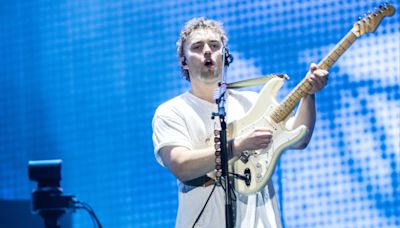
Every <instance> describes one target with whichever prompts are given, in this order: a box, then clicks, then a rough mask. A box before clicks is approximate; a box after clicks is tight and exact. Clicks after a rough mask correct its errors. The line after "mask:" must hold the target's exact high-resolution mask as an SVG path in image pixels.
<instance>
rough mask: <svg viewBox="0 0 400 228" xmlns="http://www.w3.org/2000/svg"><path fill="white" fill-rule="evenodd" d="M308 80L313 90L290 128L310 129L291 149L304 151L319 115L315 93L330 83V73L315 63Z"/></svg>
mask: <svg viewBox="0 0 400 228" xmlns="http://www.w3.org/2000/svg"><path fill="white" fill-rule="evenodd" d="M306 78H307V79H308V80H309V81H310V82H311V84H312V85H313V88H312V89H311V91H310V92H309V93H308V94H307V95H306V96H304V97H303V98H302V99H301V101H300V104H299V107H298V109H297V111H296V115H295V116H294V120H293V121H292V124H291V126H288V127H289V129H294V128H296V127H298V126H300V125H305V126H306V127H307V128H308V132H307V133H306V135H305V136H304V137H303V138H302V139H301V140H300V141H299V142H297V143H296V144H294V145H292V146H291V149H304V148H306V147H307V145H308V143H309V142H310V140H311V136H312V133H313V131H314V126H315V120H316V115H317V114H316V108H315V93H316V92H318V91H320V90H321V89H323V88H324V87H325V86H326V84H327V83H328V72H327V71H326V70H323V69H319V68H318V66H317V65H316V64H315V63H313V64H311V66H310V70H309V72H308V73H307V75H306Z"/></svg>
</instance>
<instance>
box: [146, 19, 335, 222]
mask: <svg viewBox="0 0 400 228" xmlns="http://www.w3.org/2000/svg"><path fill="white" fill-rule="evenodd" d="M227 41H228V39H227V37H226V35H225V32H224V30H223V28H222V26H221V24H220V23H218V22H216V21H213V20H209V19H204V18H196V19H192V20H190V21H188V22H187V23H186V25H185V26H184V28H183V29H182V31H181V34H180V39H179V40H178V42H177V49H178V55H179V59H180V63H181V67H182V72H183V75H184V77H185V78H186V79H187V80H188V81H189V82H190V85H191V89H190V91H188V92H186V93H183V94H181V95H180V96H177V97H175V98H173V99H171V100H169V101H167V102H165V103H164V104H162V105H160V106H159V107H158V108H157V110H156V112H155V115H154V119H153V142H154V152H155V156H156V158H157V161H158V162H159V163H160V164H161V165H163V166H166V167H167V168H168V169H169V170H170V171H171V172H172V173H173V174H174V175H175V176H176V177H177V178H178V180H179V209H178V215H177V220H176V227H185V228H187V227H193V225H194V224H195V227H225V208H224V205H225V199H224V190H223V189H222V188H221V187H217V188H216V189H215V191H214V192H213V193H212V195H211V198H210V199H209V201H208V203H207V205H206V207H205V209H204V211H203V212H201V211H202V209H203V206H204V205H205V204H206V201H207V198H208V196H209V195H210V193H211V191H212V189H213V183H214V182H213V180H210V178H208V177H207V176H206V174H208V173H210V172H212V171H213V170H214V169H215V148H214V147H213V145H212V143H213V137H214V130H215V129H214V127H215V123H214V122H213V121H212V120H211V118H210V117H211V113H212V112H215V111H216V104H215V101H214V98H213V93H214V91H215V90H216V89H217V88H218V82H219V81H220V80H221V74H222V70H223V66H222V64H223V61H222V55H223V50H224V48H225V47H226V45H227ZM306 77H307V78H308V80H309V81H310V82H311V83H312V85H313V89H312V91H311V92H310V93H309V95H306V96H305V97H304V98H303V99H302V101H301V102H300V105H299V108H298V110H297V112H296V115H295V117H293V118H294V119H293V121H291V123H292V124H291V125H292V126H289V128H295V127H297V126H299V125H301V124H304V125H306V126H307V127H308V129H309V132H308V133H307V135H306V136H305V137H303V139H302V140H301V142H299V143H298V144H296V145H294V146H293V148H294V149H302V148H305V146H306V145H307V144H308V142H309V140H310V138H311V135H312V131H313V128H314V124H315V115H316V114H315V98H314V93H315V92H316V91H318V90H320V89H322V88H323V87H324V86H325V85H326V83H327V79H328V72H326V71H325V70H321V69H318V67H317V66H316V65H315V64H311V66H310V71H309V73H308V74H307V75H306ZM227 94H228V95H227V105H226V110H227V111H226V112H227V122H228V123H229V122H231V121H233V120H235V119H238V118H240V117H242V116H244V115H245V113H246V112H247V111H248V110H249V109H250V108H251V105H252V104H253V103H254V102H255V100H256V99H257V94H256V93H254V92H243V91H240V92H239V91H231V90H230V91H229V92H228V93H227ZM271 138H272V131H271V130H270V129H268V128H258V129H255V130H254V131H252V132H250V133H248V134H246V135H241V136H239V137H237V138H235V139H233V143H232V153H233V154H232V156H239V155H240V154H241V152H242V151H245V150H257V149H261V148H266V147H268V145H269V144H270V143H271ZM236 196H237V199H236V227H256V228H261V227H280V226H281V221H280V216H279V210H278V207H277V201H276V198H275V193H274V190H273V186H272V182H271V181H270V182H269V184H268V185H267V186H266V187H265V189H263V190H261V191H260V192H258V193H256V194H254V195H250V196H246V195H241V194H239V193H237V194H236ZM199 214H201V216H200V218H199V219H198V221H196V219H197V217H198V216H199Z"/></svg>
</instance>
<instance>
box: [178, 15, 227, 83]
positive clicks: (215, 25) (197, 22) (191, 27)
mask: <svg viewBox="0 0 400 228" xmlns="http://www.w3.org/2000/svg"><path fill="white" fill-rule="evenodd" d="M198 29H210V30H212V31H214V32H215V33H217V34H218V35H220V36H221V42H222V44H223V45H224V46H226V44H227V43H228V37H227V36H226V33H225V31H224V29H223V26H222V23H221V22H218V21H215V20H212V19H206V18H204V17H200V18H193V19H191V20H190V21H188V22H186V24H185V26H184V27H183V28H182V30H181V34H180V37H179V39H178V41H177V42H176V47H177V52H178V57H179V62H180V64H181V71H182V75H183V77H184V78H185V79H186V80H188V81H190V78H189V71H188V70H186V69H184V68H183V66H182V65H183V61H182V60H183V59H184V58H185V53H184V46H185V42H186V41H187V39H188V38H189V37H190V35H191V34H192V33H193V31H196V30H198Z"/></svg>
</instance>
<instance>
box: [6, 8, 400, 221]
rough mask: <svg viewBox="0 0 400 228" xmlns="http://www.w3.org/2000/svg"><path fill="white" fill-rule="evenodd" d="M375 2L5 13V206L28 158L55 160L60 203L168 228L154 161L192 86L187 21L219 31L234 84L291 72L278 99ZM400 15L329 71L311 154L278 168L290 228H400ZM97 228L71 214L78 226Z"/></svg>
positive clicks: (25, 190) (162, 172) (170, 213)
mask: <svg viewBox="0 0 400 228" xmlns="http://www.w3.org/2000/svg"><path fill="white" fill-rule="evenodd" d="M378 4H379V3H375V2H374V1H356V0H349V1H337V0H324V1H305V2H300V1H289V0H280V1H231V0H225V1H191V0H190V1H188V0H182V1H148V0H119V1H98V0H85V1H79V0H70V1H39V0H32V1H22V0H16V1H7V2H3V4H0V198H1V199H5V200H13V199H16V200H17V199H18V200H19V199H29V197H30V192H31V190H32V188H33V187H34V183H31V182H29V181H28V177H27V163H28V160H33V159H54V158H60V159H63V161H64V163H63V170H62V171H63V181H62V186H63V188H64V192H65V193H67V194H74V195H76V196H77V197H78V198H79V199H81V200H83V201H86V202H89V203H90V204H91V205H92V206H93V208H94V209H95V211H96V212H97V214H98V216H99V218H100V219H101V221H102V223H103V225H104V227H173V226H174V222H175V216H176V208H177V187H176V180H175V178H174V177H173V176H172V175H171V174H170V173H169V172H168V171H167V170H166V169H165V168H162V167H160V166H159V165H158V164H157V163H156V161H155V159H154V156H153V146H152V140H151V134H152V130H151V120H152V116H153V113H154V111H155V109H156V107H157V106H158V105H159V104H161V103H162V102H164V101H166V100H168V99H170V98H172V97H174V96H176V95H178V94H180V93H182V92H184V91H186V90H187V89H188V83H187V82H185V81H184V80H183V79H182V77H181V75H180V69H179V67H178V61H177V60H178V59H177V56H176V47H175V42H176V40H177V39H178V36H179V31H180V28H181V26H182V25H183V24H184V22H185V21H186V20H188V19H191V18H193V17H199V16H205V17H210V18H214V19H217V20H221V21H222V22H224V25H225V27H226V30H227V32H228V35H229V38H230V40H229V48H230V50H231V52H232V53H233V55H234V58H235V61H234V63H233V64H232V66H231V67H230V69H229V73H228V78H229V81H235V80H239V79H249V78H253V77H257V76H261V75H265V74H269V73H287V74H288V75H289V76H290V77H291V79H290V80H289V81H288V82H287V83H286V84H285V86H284V87H283V88H282V90H281V91H280V93H279V98H282V97H283V96H284V95H286V94H287V93H288V92H289V91H290V89H292V88H293V87H294V86H295V85H296V83H298V82H299V81H300V80H301V79H302V78H303V77H304V75H305V74H306V72H307V69H308V67H309V64H310V63H311V62H318V61H320V60H321V58H323V57H324V56H325V55H326V54H327V53H328V52H329V50H330V49H331V48H332V47H333V46H334V45H335V44H336V43H337V42H338V41H339V40H340V39H341V38H342V37H343V36H344V35H345V34H346V33H347V32H348V31H349V30H350V29H351V28H352V26H353V23H355V22H356V21H357V19H358V17H359V16H363V14H364V13H366V12H368V11H369V10H373V9H374V7H376V6H378ZM394 6H395V7H400V5H399V4H398V3H397V2H396V3H394ZM399 15H400V14H399V12H397V14H395V15H394V16H393V17H390V18H385V19H384V20H383V21H382V23H381V25H380V26H379V27H378V29H377V30H376V32H375V33H373V34H367V35H364V36H362V37H361V38H360V39H359V40H357V41H356V42H355V43H354V45H353V46H352V47H351V48H350V49H349V50H348V51H347V52H346V53H345V54H344V55H343V56H342V58H341V59H340V60H339V61H338V62H337V63H336V64H335V65H334V67H333V68H332V69H331V70H330V78H329V85H328V86H327V88H326V89H325V90H323V91H322V92H321V93H319V94H318V95H317V102H318V107H317V108H318V120H317V124H316V129H315V132H314V136H313V139H312V141H311V143H310V145H309V146H308V147H307V149H305V150H303V151H286V152H285V153H284V154H283V156H282V157H281V159H280V162H279V166H278V168H277V170H276V172H275V174H274V176H273V180H274V182H275V183H276V184H275V185H276V187H277V190H278V193H279V200H280V203H281V210H282V215H283V218H284V222H285V225H286V227H399V226H400V216H399V215H400V206H399V205H400V189H399V181H400V180H399V179H400V177H399V173H400V149H399V147H400V141H399V140H400V130H399V128H400V86H399V85H400V75H399V74H400V70H399V56H400V50H399V45H400V40H399V39H400V38H399V37H400V22H399ZM256 89H257V88H256ZM15 216H16V218H18V215H15ZM90 226H91V220H90V218H89V216H88V215H87V214H86V213H84V212H77V213H75V215H74V227H90Z"/></svg>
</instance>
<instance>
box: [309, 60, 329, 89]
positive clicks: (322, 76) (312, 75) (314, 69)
mask: <svg viewBox="0 0 400 228" xmlns="http://www.w3.org/2000/svg"><path fill="white" fill-rule="evenodd" d="M328 75H329V74H328V71H326V70H323V69H320V68H318V66H317V64H315V63H312V64H311V65H310V70H309V72H308V73H307V76H306V78H307V79H308V81H309V82H311V84H312V86H313V87H312V89H311V91H310V92H308V93H309V94H314V93H316V92H318V91H320V90H321V89H322V88H324V87H325V86H326V85H327V84H328Z"/></svg>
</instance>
